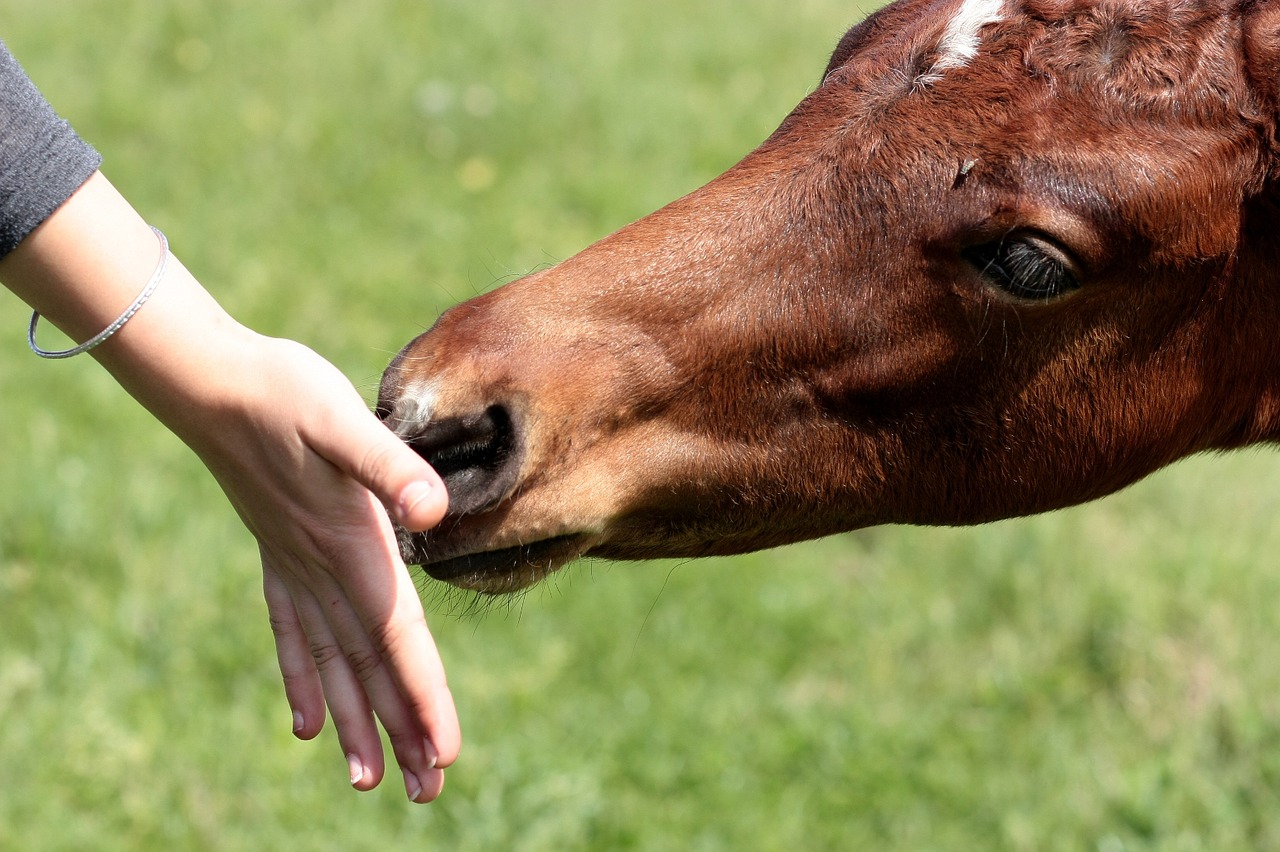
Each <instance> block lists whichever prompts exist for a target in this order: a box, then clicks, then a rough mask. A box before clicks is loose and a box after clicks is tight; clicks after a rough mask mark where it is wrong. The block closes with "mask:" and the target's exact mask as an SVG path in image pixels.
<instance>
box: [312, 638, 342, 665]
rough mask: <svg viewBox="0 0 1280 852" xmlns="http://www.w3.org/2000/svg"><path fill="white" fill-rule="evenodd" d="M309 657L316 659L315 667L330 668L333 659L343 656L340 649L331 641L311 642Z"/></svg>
mask: <svg viewBox="0 0 1280 852" xmlns="http://www.w3.org/2000/svg"><path fill="white" fill-rule="evenodd" d="M310 648H311V659H313V660H315V661H316V668H318V669H320V670H322V671H323V670H325V669H328V668H331V667H332V666H333V664H334V661H335V660H340V659H342V657H343V653H342V649H341V648H339V647H338V646H337V645H335V644H334V643H332V642H312V643H311V644H310Z"/></svg>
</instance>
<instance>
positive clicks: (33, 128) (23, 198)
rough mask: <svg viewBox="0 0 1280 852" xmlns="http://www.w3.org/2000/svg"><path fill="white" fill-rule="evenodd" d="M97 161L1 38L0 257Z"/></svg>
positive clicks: (74, 187) (54, 207) (83, 178)
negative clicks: (30, 78)
mask: <svg viewBox="0 0 1280 852" xmlns="http://www.w3.org/2000/svg"><path fill="white" fill-rule="evenodd" d="M101 163H102V157H101V156H99V155H98V152H97V151H95V150H94V149H93V148H92V147H90V146H89V145H88V144H87V143H85V142H84V141H82V140H81V139H80V137H79V136H77V135H76V133H75V131H74V130H72V129H71V126H70V125H69V124H67V123H66V122H65V121H63V120H62V119H60V118H58V116H57V115H56V114H54V111H53V108H52V107H50V106H49V104H48V102H47V101H45V99H44V97H43V96H42V95H41V94H40V92H39V91H38V90H37V89H36V87H35V85H34V84H33V83H32V82H31V81H30V80H29V79H27V75H26V72H24V71H23V70H22V66H20V65H19V64H18V61H17V60H16V59H14V58H13V55H12V54H10V53H9V50H8V48H6V47H5V46H4V43H3V42H0V258H3V257H4V256H5V255H7V254H8V253H9V252H11V251H13V249H14V248H15V247H16V246H17V245H18V243H20V242H22V240H23V238H24V237H26V235H27V234H29V233H31V231H32V230H34V229H35V227H36V226H37V225H39V224H40V223H41V222H43V221H44V220H45V219H47V218H48V217H49V215H50V214H52V213H53V211H55V210H57V209H58V208H59V207H60V206H61V205H62V203H63V202H64V201H66V200H67V199H68V198H70V197H71V195H72V193H74V192H75V191H76V190H77V189H79V188H80V187H81V185H83V184H84V182H85V181H86V180H88V179H89V177H90V176H91V175H92V174H93V173H94V172H95V171H97V169H98V166H99V165H100V164H101Z"/></svg>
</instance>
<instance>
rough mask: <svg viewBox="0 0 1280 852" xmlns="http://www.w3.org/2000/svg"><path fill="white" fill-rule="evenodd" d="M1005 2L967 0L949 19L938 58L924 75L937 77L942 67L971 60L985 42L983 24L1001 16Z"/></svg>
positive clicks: (943, 68) (948, 67)
mask: <svg viewBox="0 0 1280 852" xmlns="http://www.w3.org/2000/svg"><path fill="white" fill-rule="evenodd" d="M1004 4H1005V0H964V2H963V3H961V4H960V9H959V11H957V12H956V14H955V17H953V18H952V19H951V20H950V21H948V22H947V28H946V29H945V30H943V32H942V40H941V41H939V42H938V59H937V61H935V62H934V63H933V67H932V68H930V69H929V72H928V74H926V75H925V76H926V77H927V78H931V80H932V79H936V78H937V77H938V76H939V75H940V73H941V72H943V71H946V70H948V69H950V68H963V67H964V66H966V65H968V64H969V63H970V62H972V61H973V58H974V57H975V56H977V55H978V48H979V46H981V44H982V38H981V35H980V33H981V31H982V28H983V27H985V26H986V25H987V24H994V23H996V22H997V21H999V20H1001V18H1002V17H1003V12H1004Z"/></svg>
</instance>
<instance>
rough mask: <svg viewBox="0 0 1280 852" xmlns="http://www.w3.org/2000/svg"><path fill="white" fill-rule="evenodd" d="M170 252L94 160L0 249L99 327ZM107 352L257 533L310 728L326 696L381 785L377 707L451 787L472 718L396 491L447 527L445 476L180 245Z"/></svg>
mask: <svg viewBox="0 0 1280 852" xmlns="http://www.w3.org/2000/svg"><path fill="white" fill-rule="evenodd" d="M159 254H160V248H159V244H158V242H157V240H156V237H155V236H154V234H153V233H152V231H151V230H150V228H149V227H148V226H147V225H146V223H145V222H144V221H143V220H142V218H141V217H140V216H139V215H138V214H137V213H136V212H135V211H134V210H133V208H132V207H131V206H130V205H129V203H128V202H127V201H126V200H125V199H124V198H123V197H122V196H120V194H119V193H118V192H116V191H115V189H114V188H113V187H112V186H111V184H110V183H109V182H108V181H107V180H106V179H105V178H104V177H103V176H102V175H101V174H100V173H95V174H94V175H93V176H92V177H91V178H90V179H89V181H88V182H87V183H85V185H84V186H83V187H82V188H81V189H80V190H78V191H77V192H76V193H75V194H74V195H72V197H71V198H70V200H69V201H67V202H66V203H65V204H63V205H62V206H61V207H59V208H58V210H57V212H56V213H54V214H53V215H52V216H51V217H49V218H48V219H47V220H46V221H45V222H44V224H42V225H41V226H40V227H38V228H37V229H36V230H35V231H33V232H31V233H30V235H28V236H27V237H26V238H25V239H24V240H23V241H22V242H21V243H20V244H19V245H18V247H17V248H16V249H15V250H14V251H13V252H12V253H10V254H9V255H7V256H6V257H5V258H4V259H3V260H2V261H0V281H3V282H4V283H5V284H6V285H7V286H8V287H9V288H10V289H11V290H13V291H14V292H15V293H17V294H18V296H19V297H21V298H22V299H23V300H24V301H26V302H27V303H28V304H30V305H31V306H32V307H33V308H35V309H36V310H38V311H39V312H40V313H41V315H42V316H44V317H45V318H47V319H48V320H49V321H50V322H52V323H54V324H55V325H57V326H59V327H60V328H62V329H63V331H65V332H66V333H67V334H69V335H70V336H71V337H72V338H74V339H76V340H84V339H86V338H88V337H90V336H92V335H93V334H95V333H96V332H97V331H99V330H100V329H101V328H103V327H105V326H106V325H107V324H109V323H110V322H111V321H112V320H114V319H115V318H116V316H117V315H119V313H120V312H121V311H122V310H123V308H124V307H125V306H126V305H128V304H129V303H130V301H131V300H132V299H133V298H134V296H135V295H137V291H138V290H139V289H141V287H142V284H143V283H144V282H145V281H146V280H147V279H148V277H149V276H150V275H151V273H152V271H153V270H154V268H155V266H156V263H157V261H158V259H159ZM93 355H94V357H96V358H97V359H98V360H99V361H100V362H101V363H102V364H103V365H104V366H105V367H106V368H107V369H108V370H109V371H110V372H111V373H112V374H113V375H114V376H115V377H116V379H117V380H118V381H119V382H120V383H121V385H123V386H124V387H125V388H126V389H127V390H128V391H129V392H130V393H131V394H132V395H133V396H134V397H135V398H136V399H137V400H138V401H139V402H141V403H142V404H143V405H144V406H145V407H146V408H147V409H148V410H150V411H151V412H152V413H153V414H154V415H155V416H156V417H157V418H159V419H160V420H161V421H162V422H163V423H164V424H165V425H166V426H168V427H169V428H170V429H172V430H173V431H174V432H175V433H176V434H177V435H178V436H179V437H180V438H182V439H183V440H184V441H185V442H186V443H187V444H188V445H189V446H191V448H192V449H193V450H195V452H196V453H197V454H198V455H199V456H200V458H201V459H202V460H203V461H204V462H205V464H206V465H207V466H208V467H209V469H210V471H211V472H212V473H213V474H214V476H215V477H216V478H217V480H218V482H219V484H220V485H221V486H222V488H223V490H224V491H225V492H226V493H227V496H228V498H229V499H230V500H231V502H232V504H233V505H234V506H235V508H236V510H237V511H238V512H239V514H240V516H241V518H242V519H243V520H244V522H245V524H246V525H247V526H248V527H249V529H250V530H251V531H252V532H253V533H254V535H255V536H256V537H257V539H258V542H259V546H260V551H261V554H262V560H263V573H264V591H265V594H266V597H267V603H268V608H269V612H270V617H271V623H272V627H273V629H274V630H275V632H276V644H277V650H278V654H279V661H280V666H281V670H282V673H283V674H284V679H285V689H286V694H287V696H288V700H289V703H290V705H291V707H292V708H293V709H294V711H295V713H296V714H297V716H296V717H295V719H297V720H299V721H298V722H297V724H296V725H295V731H296V733H297V734H298V735H299V736H300V737H302V738H304V739H306V738H310V737H313V736H315V735H316V734H317V733H318V732H319V730H320V728H321V726H322V725H323V721H324V715H325V710H324V706H325V701H326V700H327V702H328V705H329V709H330V712H331V713H332V714H333V717H334V723H335V726H336V728H337V730H338V738H339V742H340V744H341V745H342V748H343V750H344V753H345V754H346V755H348V760H349V761H354V762H353V768H352V777H353V778H356V776H357V774H358V773H357V771H356V768H355V766H356V765H357V764H358V766H359V767H360V768H361V772H360V773H359V777H358V779H357V780H356V781H355V782H354V783H355V784H356V786H357V787H358V788H360V789H370V788H372V787H373V786H375V785H376V784H377V783H378V782H379V781H380V780H381V777H382V774H383V757H382V749H381V744H380V741H379V738H378V734H377V729H376V727H375V723H374V718H373V716H374V714H376V716H377V718H378V719H379V720H380V721H381V722H382V725H383V727H384V728H385V729H386V730H387V733H388V735H389V737H390V740H391V743H392V747H393V749H394V751H395V756H396V760H397V762H398V763H400V765H401V766H402V768H404V769H406V770H407V771H408V774H407V776H406V789H407V791H408V792H409V793H410V794H411V797H412V798H415V799H416V800H418V801H428V800H430V799H432V798H434V797H435V796H436V795H438V793H439V790H440V785H441V784H442V782H443V777H442V774H441V772H440V768H441V767H444V766H447V765H449V764H450V763H451V762H452V761H453V760H454V758H455V757H456V755H457V751H458V745H459V734H458V724H457V717H456V713H455V711H454V707H453V702H452V698H451V696H450V694H449V691H448V687H447V685H446V683H445V678H444V670H443V667H442V665H441V663H440V659H439V655H438V653H437V651H436V648H435V646H434V644H433V642H432V639H431V636H430V633H429V632H428V630H427V627H426V623H425V620H424V617H423V613H422V607H421V603H420V602H419V600H418V596H417V592H416V589H415V588H414V586H413V583H412V581H411V579H410V578H409V575H408V572H407V570H406V569H405V567H404V565H403V563H402V562H401V561H400V557H399V555H398V549H397V546H396V541H395V536H394V534H393V531H392V528H391V524H390V521H389V519H388V517H387V513H386V511H384V508H383V504H384V503H385V504H386V506H387V508H388V509H390V510H391V512H392V513H393V514H395V516H396V517H397V519H398V520H399V521H400V522H401V523H403V524H404V525H405V526H407V527H409V528H412V529H425V528H427V527H430V526H432V525H434V524H435V523H436V522H438V520H439V519H440V517H441V515H442V514H443V512H444V509H445V506H446V497H445V492H444V487H443V485H442V484H441V483H440V480H439V478H438V477H437V476H436V475H435V473H434V472H433V471H432V470H431V469H430V467H429V466H428V465H427V464H426V463H425V462H423V461H422V460H421V459H420V458H419V457H418V456H417V455H416V454H414V453H413V452H412V451H411V450H409V449H408V448H407V447H405V446H404V445H403V444H402V443H401V442H399V441H398V440H397V439H395V437H394V436H393V435H391V433H390V432H389V431H388V430H386V429H385V428H384V427H383V426H382V425H381V424H380V423H378V422H377V420H376V418H374V417H373V415H372V414H370V413H369V411H368V409H367V408H366V407H365V405H364V403H363V401H362V400H361V399H360V397H359V394H358V393H357V392H356V391H355V389H354V388H352V387H351V385H350V383H349V382H347V381H346V379H345V378H343V377H342V376H341V374H340V373H338V371H337V370H336V369H334V368H333V367H332V366H331V365H329V364H328V363H327V362H325V361H324V360H323V359H321V358H319V357H318V356H316V355H315V354H314V353H312V352H310V351H309V350H307V349H305V348H304V347H301V346H300V345H298V344H295V343H292V342H289V341H282V340H275V339H271V338H265V337H261V336H259V335H256V334H254V333H253V332H251V331H249V330H248V329H246V328H244V327H243V326H241V325H240V324H238V323H236V322H235V321H234V320H233V319H232V318H231V317H230V316H228V315H227V314H226V313H225V312H224V311H223V310H222V309H221V308H220V307H219V306H218V304H217V303H216V302H215V301H214V300H213V298H212V297H211V296H210V295H209V294H208V293H207V292H206V291H205V290H204V288H203V287H201V286H200V285H199V283H198V282H197V281H196V280H195V279H194V278H193V277H192V276H191V275H190V273H189V272H188V271H187V270H186V269H185V268H184V267H183V266H182V265H181V264H180V263H178V262H176V258H174V259H171V260H170V264H169V267H168V270H167V272H166V274H165V276H164V279H163V280H162V282H161V283H160V286H159V288H158V289H157V290H156V292H155V294H154V295H153V296H152V298H151V300H150V301H149V302H148V303H147V304H146V305H145V307H144V308H143V309H142V310H141V311H139V313H138V314H137V315H136V316H134V317H133V318H132V319H131V320H130V321H129V322H128V323H126V324H125V326H124V327H123V328H122V329H121V330H120V331H119V332H118V333H117V334H115V335H114V336H113V337H111V338H110V339H109V340H107V341H106V342H105V343H103V344H102V345H101V346H99V347H98V348H96V349H94V350H93ZM433 756H434V757H435V766H434V767H432V766H431V764H432V762H433V761H432V758H433ZM415 788H417V795H416V796H412V794H413V793H414V792H415Z"/></svg>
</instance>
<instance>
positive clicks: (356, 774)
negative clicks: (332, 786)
mask: <svg viewBox="0 0 1280 852" xmlns="http://www.w3.org/2000/svg"><path fill="white" fill-rule="evenodd" d="M347 768H348V769H349V770H351V785H352V786H355V785H356V784H359V783H360V779H361V778H363V777H364V764H363V763H361V762H360V758H358V757H356V756H355V755H354V754H349V755H347Z"/></svg>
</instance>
